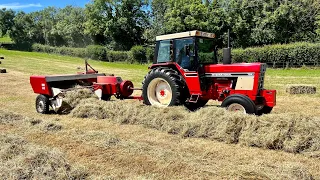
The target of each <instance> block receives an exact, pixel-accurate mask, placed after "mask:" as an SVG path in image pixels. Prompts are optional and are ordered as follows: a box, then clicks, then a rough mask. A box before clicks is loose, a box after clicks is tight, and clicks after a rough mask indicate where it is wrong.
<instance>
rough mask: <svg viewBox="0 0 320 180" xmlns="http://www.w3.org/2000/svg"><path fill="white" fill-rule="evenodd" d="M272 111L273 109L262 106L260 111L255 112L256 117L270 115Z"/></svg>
mask: <svg viewBox="0 0 320 180" xmlns="http://www.w3.org/2000/svg"><path fill="white" fill-rule="evenodd" d="M272 109H273V107H269V106H264V107H263V108H262V109H260V110H258V111H257V115H258V116H261V115H263V114H270V113H271V111H272Z"/></svg>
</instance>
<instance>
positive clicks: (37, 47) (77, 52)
mask: <svg viewBox="0 0 320 180" xmlns="http://www.w3.org/2000/svg"><path fill="white" fill-rule="evenodd" d="M31 50H32V51H34V52H44V53H51V54H60V55H66V56H74V57H81V58H85V57H87V53H86V49H85V48H70V47H52V46H48V45H43V44H33V45H32V47H31Z"/></svg>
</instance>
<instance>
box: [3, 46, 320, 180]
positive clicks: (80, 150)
mask: <svg viewBox="0 0 320 180" xmlns="http://www.w3.org/2000/svg"><path fill="white" fill-rule="evenodd" d="M0 56H4V57H5V59H4V60H3V61H2V64H0V68H6V69H7V71H8V73H7V74H0V110H3V111H6V112H8V111H9V112H15V113H18V114H21V115H23V116H24V117H29V118H22V119H19V120H12V121H1V120H0V132H1V133H3V134H9V135H15V136H18V137H21V138H23V139H25V141H27V142H28V143H29V144H31V145H28V147H29V146H30V147H32V146H37V147H41V148H44V149H46V148H49V149H50V148H51V149H52V148H54V149H55V150H57V151H59V152H61V153H63V156H64V158H66V159H67V161H68V162H69V163H70V164H71V165H72V166H74V167H84V168H80V169H83V170H81V171H84V172H86V173H87V174H88V176H87V177H88V178H89V179H92V178H94V179H99V178H103V177H104V178H106V179H108V178H110V179H112V178H115V179H126V178H127V179H308V178H309V179H310V177H311V175H312V177H313V178H315V179H320V172H319V169H320V163H319V157H313V158H311V157H306V156H304V155H301V154H292V153H286V152H282V151H275V150H267V149H260V148H254V147H244V146H241V145H235V144H226V143H221V142H216V141H212V140H208V139H198V138H188V139H185V138H182V137H181V136H176V135H170V134H167V133H165V132H160V131H158V130H154V129H150V128H146V127H145V126H141V125H123V124H122V125H120V124H117V123H114V122H113V121H102V120H94V119H80V118H71V117H70V116H67V115H64V116H61V115H60V116H59V115H46V116H44V115H39V114H37V113H36V112H35V108H34V101H35V97H36V95H35V94H34V93H33V92H32V89H31V87H30V84H29V76H30V75H45V74H62V73H71V74H73V73H75V72H77V71H80V70H78V69H77V68H78V67H83V64H84V62H83V59H79V58H71V57H64V56H57V55H48V54H40V53H29V52H19V51H7V50H2V49H0ZM90 64H91V65H92V66H93V67H94V68H95V69H97V70H99V71H100V72H104V73H108V74H115V75H118V76H121V77H122V78H123V79H130V80H132V81H133V83H134V84H135V85H136V86H137V87H140V85H141V81H142V79H143V77H144V76H145V74H146V73H147V72H148V69H147V67H148V65H129V64H121V63H105V62H98V61H90ZM265 82H266V83H265V87H266V88H269V89H276V90H277V91H278V98H277V106H276V107H275V108H274V111H273V112H272V113H274V114H282V113H289V114H290V113H299V114H304V115H308V116H318V117H319V116H320V95H319V93H317V94H314V95H289V94H286V92H285V88H286V86H287V85H289V84H312V85H314V86H316V87H317V88H318V89H319V88H320V69H289V70H282V69H268V70H267V75H266V80H265ZM128 103H131V102H130V101H128ZM210 104H215V102H210V103H209V105H210ZM132 105H135V104H134V103H133V104H132ZM0 114H1V111H0ZM30 118H31V119H30ZM213 118H214V117H213ZM0 119H1V117H0ZM34 122H38V123H34ZM319 131H320V127H319ZM0 143H1V140H0ZM1 152H3V148H2V147H1V149H0V158H1V157H2V156H1ZM49 154H50V153H49ZM28 156H29V155H28ZM63 162H64V161H63ZM1 166H2V167H1ZM3 166H4V165H3V164H1V163H0V168H3ZM13 176H14V175H13ZM0 177H1V173H0ZM52 177H53V176H52ZM58 177H60V176H58ZM12 179H16V178H12Z"/></svg>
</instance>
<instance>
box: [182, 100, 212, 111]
mask: <svg viewBox="0 0 320 180" xmlns="http://www.w3.org/2000/svg"><path fill="white" fill-rule="evenodd" d="M207 102H208V100H202V99H199V100H198V101H197V102H196V103H192V102H186V103H185V104H184V106H185V107H186V108H187V109H189V110H190V111H196V110H198V109H200V108H202V107H203V106H205V105H206V104H207Z"/></svg>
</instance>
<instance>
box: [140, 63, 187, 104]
mask: <svg viewBox="0 0 320 180" xmlns="http://www.w3.org/2000/svg"><path fill="white" fill-rule="evenodd" d="M182 79H183V78H182V77H181V76H180V75H179V74H178V72H177V71H175V70H173V69H170V68H162V67H160V68H155V69H152V70H151V71H150V72H149V73H148V74H147V75H146V76H145V79H144V80H143V82H142V97H143V102H144V104H146V105H154V106H159V107H167V106H176V105H181V104H183V103H184V101H185V97H184V95H183V90H184V83H183V80H182Z"/></svg>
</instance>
